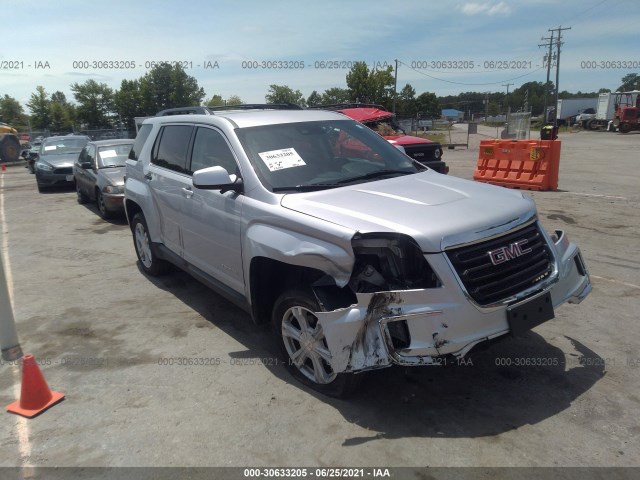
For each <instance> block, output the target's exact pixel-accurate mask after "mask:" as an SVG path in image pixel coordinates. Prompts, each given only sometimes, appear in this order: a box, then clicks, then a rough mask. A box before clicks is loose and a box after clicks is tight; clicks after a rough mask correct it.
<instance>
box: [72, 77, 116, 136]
mask: <svg viewBox="0 0 640 480" xmlns="http://www.w3.org/2000/svg"><path fill="white" fill-rule="evenodd" d="M71 91H72V92H73V96H74V98H75V99H76V102H77V103H78V106H77V108H76V115H77V118H78V121H79V122H82V123H84V124H86V125H87V128H89V129H95V128H102V127H109V126H111V123H112V117H113V115H112V113H113V112H114V102H113V90H111V88H109V87H108V86H107V84H106V83H98V82H96V81H95V80H87V81H86V82H84V83H83V84H79V83H74V84H73V85H71Z"/></svg>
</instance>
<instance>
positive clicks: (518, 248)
mask: <svg viewBox="0 0 640 480" xmlns="http://www.w3.org/2000/svg"><path fill="white" fill-rule="evenodd" d="M527 243H529V240H526V239H525V240H520V241H519V242H514V243H512V244H510V245H508V246H506V247H501V248H499V249H498V250H492V251H490V252H487V253H488V254H489V258H491V263H493V264H494V265H500V264H501V263H504V262H508V261H509V260H513V259H514V258H518V257H520V256H522V255H524V254H526V253H529V252H531V249H530V248H523V245H526V244H527Z"/></svg>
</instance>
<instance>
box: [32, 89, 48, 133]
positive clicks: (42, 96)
mask: <svg viewBox="0 0 640 480" xmlns="http://www.w3.org/2000/svg"><path fill="white" fill-rule="evenodd" d="M50 106H51V100H49V95H48V94H47V91H46V90H45V89H44V87H43V86H42V85H38V86H37V87H36V91H35V93H32V94H31V98H30V99H29V101H28V102H27V107H29V110H31V127H32V128H34V129H36V130H44V129H45V128H49V124H50V123H51V114H50V110H49V108H50Z"/></svg>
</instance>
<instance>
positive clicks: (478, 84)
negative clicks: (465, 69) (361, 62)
mask: <svg viewBox="0 0 640 480" xmlns="http://www.w3.org/2000/svg"><path fill="white" fill-rule="evenodd" d="M398 63H400V64H402V65H404V66H405V67H407V68H409V69H410V70H413V71H414V72H416V73H419V74H420V75H423V76H425V77H429V78H431V79H433V80H437V81H439V82H445V83H451V84H454V85H466V86H470V87H474V86H475V87H478V86H486V85H500V84H504V83H505V82H510V81H511V80H518V79H519V78H523V77H527V76H529V75H532V74H534V73H535V72H537V71H539V70H542V69H543V68H544V67H538V68H536V69H535V70H532V71H530V72H529V73H525V74H524V75H519V76H517V77H513V78H507V79H505V80H500V81H497V82H487V83H466V82H454V81H453V80H445V79H444V78H438V77H434V76H433V75H429V74H427V73H424V72H422V71H420V70H417V69H415V68H413V67H412V66H411V65H408V64H406V63H404V62H403V61H401V60H398Z"/></svg>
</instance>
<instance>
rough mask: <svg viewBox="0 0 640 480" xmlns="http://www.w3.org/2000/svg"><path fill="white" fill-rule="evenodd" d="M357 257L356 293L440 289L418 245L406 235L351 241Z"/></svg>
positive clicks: (353, 286) (353, 280)
mask: <svg viewBox="0 0 640 480" xmlns="http://www.w3.org/2000/svg"><path fill="white" fill-rule="evenodd" d="M351 245H352V248H353V252H354V253H355V256H356V261H355V265H354V268H353V273H352V274H351V279H350V280H349V286H350V287H351V289H352V290H353V291H354V292H357V293H373V292H380V291H390V290H414V289H422V288H437V287H440V286H441V283H440V280H439V279H438V277H437V276H436V274H435V273H434V271H433V270H432V269H431V267H430V266H429V264H428V263H427V260H426V259H425V258H424V255H423V254H422V251H421V250H420V247H419V246H418V244H417V243H416V242H415V241H414V240H413V239H412V238H411V237H408V236H406V235H398V234H381V233H377V234H361V235H356V236H355V237H354V238H353V240H352V241H351Z"/></svg>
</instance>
